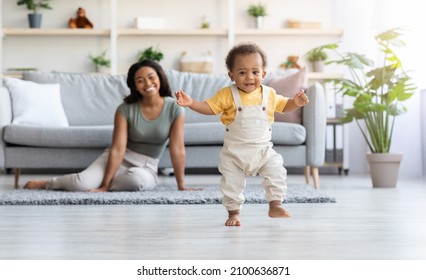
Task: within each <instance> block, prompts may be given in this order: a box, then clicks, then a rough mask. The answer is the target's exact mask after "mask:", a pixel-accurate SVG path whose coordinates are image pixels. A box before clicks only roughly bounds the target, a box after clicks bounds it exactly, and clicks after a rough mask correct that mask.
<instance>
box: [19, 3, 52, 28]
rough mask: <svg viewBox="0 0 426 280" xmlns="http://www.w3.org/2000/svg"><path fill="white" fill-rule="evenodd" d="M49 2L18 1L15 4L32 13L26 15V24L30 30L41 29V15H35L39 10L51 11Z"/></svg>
mask: <svg viewBox="0 0 426 280" xmlns="http://www.w3.org/2000/svg"><path fill="white" fill-rule="evenodd" d="M49 1H50V0H39V1H36V0H19V1H18V2H17V3H16V4H17V5H18V6H21V5H25V6H26V7H27V9H28V10H29V11H31V12H32V13H30V14H28V22H29V26H30V28H40V27H41V14H39V13H37V12H38V10H39V9H46V10H52V7H51V6H50V5H49V3H48V2H49Z"/></svg>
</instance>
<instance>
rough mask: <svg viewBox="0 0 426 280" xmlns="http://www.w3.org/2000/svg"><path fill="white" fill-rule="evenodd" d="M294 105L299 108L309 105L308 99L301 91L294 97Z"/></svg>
mask: <svg viewBox="0 0 426 280" xmlns="http://www.w3.org/2000/svg"><path fill="white" fill-rule="evenodd" d="M293 99H294V104H296V105H297V106H299V107H302V106H305V105H306V104H308V103H309V98H308V97H307V96H306V94H305V91H304V90H303V89H302V90H301V91H299V92H298V93H297V94H296V95H295V96H294V97H293Z"/></svg>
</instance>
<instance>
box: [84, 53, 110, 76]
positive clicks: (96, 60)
mask: <svg viewBox="0 0 426 280" xmlns="http://www.w3.org/2000/svg"><path fill="white" fill-rule="evenodd" d="M89 58H90V60H91V61H92V63H93V65H95V67H96V72H99V73H103V72H106V69H108V68H110V67H111V60H109V59H108V58H107V56H106V51H103V52H102V53H101V54H99V55H96V56H93V55H89Z"/></svg>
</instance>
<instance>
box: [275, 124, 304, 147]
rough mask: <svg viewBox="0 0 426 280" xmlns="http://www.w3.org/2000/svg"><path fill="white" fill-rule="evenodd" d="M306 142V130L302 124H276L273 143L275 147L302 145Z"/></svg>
mask: <svg viewBox="0 0 426 280" xmlns="http://www.w3.org/2000/svg"><path fill="white" fill-rule="evenodd" d="M305 142H306V128H305V127H304V126H303V125H301V124H296V123H287V122H274V123H273V124H272V143H274V145H302V144H304V143H305Z"/></svg>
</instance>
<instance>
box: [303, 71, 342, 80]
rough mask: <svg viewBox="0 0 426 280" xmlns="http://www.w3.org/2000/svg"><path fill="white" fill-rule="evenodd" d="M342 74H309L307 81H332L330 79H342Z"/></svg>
mask: <svg viewBox="0 0 426 280" xmlns="http://www.w3.org/2000/svg"><path fill="white" fill-rule="evenodd" d="M342 78H343V74H341V73H327V72H309V73H308V79H309V80H332V79H342Z"/></svg>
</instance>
